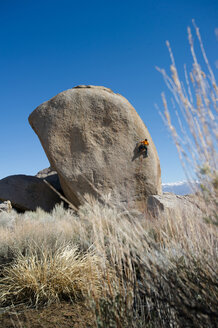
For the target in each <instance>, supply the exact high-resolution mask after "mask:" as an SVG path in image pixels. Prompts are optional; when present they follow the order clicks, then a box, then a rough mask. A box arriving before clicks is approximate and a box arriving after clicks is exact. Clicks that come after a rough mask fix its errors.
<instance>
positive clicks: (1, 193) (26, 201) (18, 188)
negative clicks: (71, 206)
mask: <svg viewBox="0 0 218 328" xmlns="http://www.w3.org/2000/svg"><path fill="white" fill-rule="evenodd" d="M0 200H2V201H5V200H10V202H11V204H12V206H13V207H15V208H16V209H18V210H21V211H26V210H30V211H35V210H36V208H37V207H41V208H42V209H43V210H45V211H48V212H49V211H51V210H52V209H53V207H54V206H55V204H57V203H60V202H61V199H60V198H59V196H58V195H57V194H56V193H55V192H54V191H53V190H51V189H50V188H49V187H48V186H47V185H46V184H45V183H44V182H43V180H41V179H39V178H37V177H33V176H28V175H11V176H8V177H6V178H4V179H2V180H0Z"/></svg>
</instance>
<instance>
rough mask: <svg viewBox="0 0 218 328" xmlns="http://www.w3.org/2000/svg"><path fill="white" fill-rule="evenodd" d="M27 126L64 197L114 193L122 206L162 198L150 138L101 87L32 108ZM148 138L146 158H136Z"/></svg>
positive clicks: (120, 100) (131, 112) (77, 199)
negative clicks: (58, 183) (149, 198)
mask: <svg viewBox="0 0 218 328" xmlns="http://www.w3.org/2000/svg"><path fill="white" fill-rule="evenodd" d="M29 123H30V125H31V126H32V128H33V130H34V131H35V132H36V134H37V135H38V137H39V139H40V141H41V144H42V146H43V148H44V150H45V153H46V155H47V157H48V159H49V162H50V164H51V166H52V167H53V168H54V169H55V171H57V173H58V176H59V179H60V184H61V187H62V189H63V191H64V194H65V196H66V197H67V198H68V199H69V200H70V201H71V202H72V203H73V204H74V205H76V206H78V205H80V204H81V203H82V201H83V200H82V199H83V197H82V196H83V195H84V194H85V193H89V194H92V195H94V196H95V197H98V195H99V192H100V193H103V194H107V193H109V192H110V193H112V195H113V194H114V193H116V194H117V196H119V198H120V200H121V201H131V200H134V201H139V202H141V201H144V200H145V199H146V197H147V196H148V195H151V194H161V171H160V163H159V158H158V155H157V151H156V148H155V145H154V143H153V141H152V139H151V136H150V134H149V132H148V130H147V128H146V126H145V125H144V123H143V122H142V120H141V119H140V117H139V116H138V114H137V113H136V111H135V109H134V108H133V107H132V106H131V104H130V103H129V102H128V101H127V100H126V99H125V98H124V97H122V96H121V95H119V94H115V93H114V92H113V91H112V90H110V89H108V88H105V87H96V86H78V87H75V88H73V89H69V90H67V91H64V92H62V93H60V94H58V95H57V96H55V97H54V98H52V99H51V100H49V101H47V102H45V103H43V104H42V105H40V106H39V107H37V108H36V109H35V110H34V111H33V112H32V113H31V115H30V116H29ZM145 138H147V139H148V141H149V143H150V145H149V148H148V157H147V158H144V157H143V155H140V154H138V153H137V150H138V148H137V143H138V142H139V141H140V140H142V139H145Z"/></svg>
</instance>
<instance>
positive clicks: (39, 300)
mask: <svg viewBox="0 0 218 328" xmlns="http://www.w3.org/2000/svg"><path fill="white" fill-rule="evenodd" d="M0 282H1V291H0V302H1V303H2V304H4V303H6V304H8V303H14V304H16V303H19V302H25V303H28V304H31V305H41V304H45V303H46V304H50V303H54V302H57V301H61V300H71V301H73V302H76V301H79V300H80V301H81V299H84V298H87V297H88V296H92V297H95V298H97V297H99V295H100V294H101V291H102V286H103V271H102V265H101V261H100V259H99V257H97V256H96V255H95V254H94V252H93V251H92V252H91V251H88V252H87V253H85V254H80V253H79V252H78V249H77V248H76V247H70V246H69V247H64V248H61V249H58V250H56V251H55V252H51V251H50V250H49V249H48V250H46V249H44V250H43V251H42V250H39V251H38V252H37V251H36V250H32V252H31V253H30V252H29V253H28V255H22V254H20V253H19V254H18V255H17V257H16V260H15V261H14V263H13V264H12V265H11V266H9V267H5V268H4V269H3V271H2V278H1V281H0Z"/></svg>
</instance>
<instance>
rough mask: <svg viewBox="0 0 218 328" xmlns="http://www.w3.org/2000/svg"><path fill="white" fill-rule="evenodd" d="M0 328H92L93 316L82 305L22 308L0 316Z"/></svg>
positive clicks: (93, 323)
mask: <svg viewBox="0 0 218 328" xmlns="http://www.w3.org/2000/svg"><path fill="white" fill-rule="evenodd" d="M0 327H1V328H93V327H96V325H95V321H94V318H93V315H92V314H91V312H90V311H89V310H88V309H87V308H86V307H85V306H84V303H83V304H81V305H79V304H76V305H72V304H69V303H61V304H55V305H51V306H48V307H45V308H42V309H26V308H24V307H22V306H20V307H19V308H16V309H14V310H10V311H7V312H5V313H1V314H0Z"/></svg>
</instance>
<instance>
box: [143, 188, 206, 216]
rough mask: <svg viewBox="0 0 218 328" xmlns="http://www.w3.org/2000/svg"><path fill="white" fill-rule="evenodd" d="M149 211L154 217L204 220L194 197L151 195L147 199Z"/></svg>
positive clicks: (165, 194)
mask: <svg viewBox="0 0 218 328" xmlns="http://www.w3.org/2000/svg"><path fill="white" fill-rule="evenodd" d="M147 210H148V212H149V213H150V214H151V215H152V216H153V217H158V218H161V217H165V218H168V217H175V218H176V217H183V218H184V217H185V218H190V219H191V218H192V217H193V216H194V217H196V216H197V217H199V218H202V217H203V216H204V215H203V210H202V208H200V207H199V205H198V201H197V199H196V197H195V196H194V195H185V196H179V195H175V194H173V193H169V192H167V193H163V195H151V196H149V197H148V199H147Z"/></svg>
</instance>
